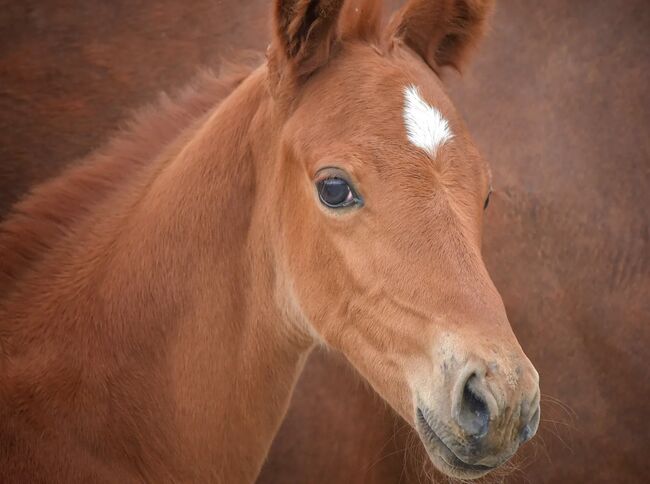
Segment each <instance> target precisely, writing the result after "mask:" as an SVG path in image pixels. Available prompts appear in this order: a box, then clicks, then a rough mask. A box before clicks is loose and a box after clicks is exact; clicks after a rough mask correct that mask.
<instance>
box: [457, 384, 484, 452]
mask: <svg viewBox="0 0 650 484" xmlns="http://www.w3.org/2000/svg"><path fill="white" fill-rule="evenodd" d="M477 387H478V378H477V377H476V375H472V376H470V377H469V378H468V379H467V382H466V383H465V386H464V387H463V398H462V400H461V404H460V413H459V419H458V420H459V421H458V423H459V424H460V426H461V427H462V428H463V430H465V432H466V433H467V435H468V436H470V437H472V438H473V439H475V440H476V439H480V438H483V437H485V435H486V434H487V432H488V427H489V424H490V411H489V410H488V407H487V404H486V403H485V400H484V399H483V397H481V395H480V393H479V392H478V391H477Z"/></svg>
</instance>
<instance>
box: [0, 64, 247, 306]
mask: <svg viewBox="0 0 650 484" xmlns="http://www.w3.org/2000/svg"><path fill="white" fill-rule="evenodd" d="M252 70H253V68H252V67H250V66H249V65H229V66H228V68H227V69H226V71H225V72H222V73H221V75H219V76H217V75H216V74H214V73H213V72H212V71H210V70H205V71H202V72H201V73H200V74H199V75H198V76H197V77H196V78H195V80H194V81H193V82H192V83H190V85H189V86H187V87H186V88H185V89H184V90H182V91H181V92H180V93H179V94H178V95H177V96H175V97H174V98H171V97H169V96H168V95H166V94H162V95H161V96H160V99H159V101H158V102H157V103H154V104H153V105H151V106H149V107H147V108H144V109H142V110H140V111H138V112H136V114H135V116H134V117H133V118H132V119H131V120H130V121H128V122H127V123H126V126H125V128H124V129H122V130H121V132H120V133H119V134H117V135H116V136H115V137H113V138H112V139H111V140H109V141H108V142H107V143H106V144H105V145H104V146H103V147H101V148H99V149H98V150H96V151H94V152H93V153H92V154H90V155H89V156H87V157H86V158H84V159H82V161H81V162H80V163H76V164H74V166H71V167H69V168H68V169H66V170H65V171H64V172H63V173H62V174H60V175H58V176H56V177H55V178H53V179H51V180H48V181H46V182H44V183H42V184H39V185H37V186H36V187H35V188H34V189H33V190H31V192H30V193H29V194H28V195H27V196H26V197H25V198H24V199H23V200H21V201H20V202H18V203H17V204H16V205H14V207H13V208H12V209H11V211H10V213H9V214H8V216H7V218H6V220H5V221H4V222H3V223H1V224H0V254H1V255H2V256H1V257H0V294H6V292H7V290H8V289H9V288H10V287H11V286H12V285H13V283H14V282H15V281H16V280H18V278H19V277H20V275H21V274H22V273H23V271H25V270H26V269H28V268H29V267H30V266H31V265H32V264H34V262H36V261H37V260H38V259H39V258H40V257H42V255H43V254H44V253H46V252H47V251H48V249H50V248H51V247H53V246H54V245H55V244H56V242H57V240H59V239H60V238H61V237H62V236H63V235H64V234H66V233H67V232H68V230H69V229H70V227H72V226H73V225H74V224H75V222H77V221H78V220H79V219H81V218H83V217H84V216H85V215H87V214H89V213H91V212H92V207H93V206H94V205H95V204H96V203H98V202H100V201H101V200H104V199H105V198H106V197H107V196H109V195H110V194H111V193H112V192H113V190H115V189H116V187H119V186H120V185H121V183H122V182H123V181H124V180H126V179H128V178H130V177H132V176H134V175H135V174H136V173H138V172H139V171H140V169H142V168H143V167H144V166H147V165H148V164H149V163H150V162H152V160H155V159H156V157H157V156H158V154H159V153H161V152H162V151H163V150H164V149H165V147H166V146H168V145H169V144H170V143H171V142H172V141H173V140H175V139H176V138H177V137H178V136H179V135H180V134H181V133H182V132H183V131H184V130H186V129H188V128H189V127H191V126H192V125H193V124H194V122H195V121H197V120H198V119H200V118H201V117H203V116H204V115H206V113H208V112H209V111H210V110H212V109H213V108H214V107H215V106H217V105H218V104H219V103H220V102H221V101H222V100H223V99H225V98H226V97H227V96H228V95H229V94H230V93H231V92H232V91H233V90H234V89H235V88H236V87H237V86H238V85H239V84H240V83H241V82H242V81H243V80H244V79H245V78H246V77H248V75H249V74H250V73H251V72H252Z"/></svg>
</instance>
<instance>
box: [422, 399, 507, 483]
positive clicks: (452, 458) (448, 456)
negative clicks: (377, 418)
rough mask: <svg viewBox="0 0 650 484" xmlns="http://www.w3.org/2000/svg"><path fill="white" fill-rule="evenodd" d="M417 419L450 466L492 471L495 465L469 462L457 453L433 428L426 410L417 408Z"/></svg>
mask: <svg viewBox="0 0 650 484" xmlns="http://www.w3.org/2000/svg"><path fill="white" fill-rule="evenodd" d="M416 413H417V420H418V422H419V423H420V427H422V430H423V432H424V433H425V436H426V437H427V438H428V439H429V441H430V442H433V443H435V444H436V445H437V446H438V448H439V449H440V450H441V451H442V455H440V458H441V459H442V460H443V461H444V462H445V463H446V464H447V465H448V466H450V467H453V468H455V469H460V470H463V471H469V472H480V473H485V472H488V471H491V470H492V469H494V468H495V467H491V466H486V465H481V464H469V463H468V462H465V461H464V460H462V459H461V458H460V457H458V456H457V455H456V453H455V452H454V451H453V450H451V449H450V448H449V446H448V445H447V444H445V442H444V441H443V440H442V439H441V438H440V437H439V436H438V434H437V433H436V431H435V430H434V429H433V427H432V426H431V424H430V423H429V421H428V420H427V418H426V417H425V415H424V412H423V411H422V410H421V409H420V408H419V407H418V408H417V411H416Z"/></svg>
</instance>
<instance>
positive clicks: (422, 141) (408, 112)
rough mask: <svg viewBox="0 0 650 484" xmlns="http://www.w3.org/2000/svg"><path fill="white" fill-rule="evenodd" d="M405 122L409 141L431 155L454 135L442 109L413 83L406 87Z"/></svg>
mask: <svg viewBox="0 0 650 484" xmlns="http://www.w3.org/2000/svg"><path fill="white" fill-rule="evenodd" d="M404 124H405V126H406V134H407V135H408V138H409V141H410V142H411V143H413V144H414V145H415V146H417V147H418V148H421V149H423V150H424V151H426V152H427V153H429V154H430V155H431V156H435V155H436V151H437V150H438V147H439V146H441V145H443V144H444V143H445V142H447V141H449V140H450V139H452V138H453V137H454V135H453V134H452V133H451V129H450V128H449V123H448V122H447V120H446V119H445V118H444V117H443V116H442V114H441V113H440V111H438V110H437V109H436V108H434V107H433V106H430V105H429V104H428V103H427V102H426V101H425V100H424V99H422V96H420V92H419V91H418V88H417V87H416V86H414V85H412V84H411V85H409V86H406V88H404Z"/></svg>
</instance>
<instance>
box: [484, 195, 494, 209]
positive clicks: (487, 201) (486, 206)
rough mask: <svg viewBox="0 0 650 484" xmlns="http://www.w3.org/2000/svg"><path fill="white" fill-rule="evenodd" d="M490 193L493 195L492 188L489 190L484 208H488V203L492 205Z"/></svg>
mask: <svg viewBox="0 0 650 484" xmlns="http://www.w3.org/2000/svg"><path fill="white" fill-rule="evenodd" d="M490 195H492V190H490V191H489V192H488V196H487V198H486V199H485V203H484V204H483V210H485V209H487V208H488V205H490Z"/></svg>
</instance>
